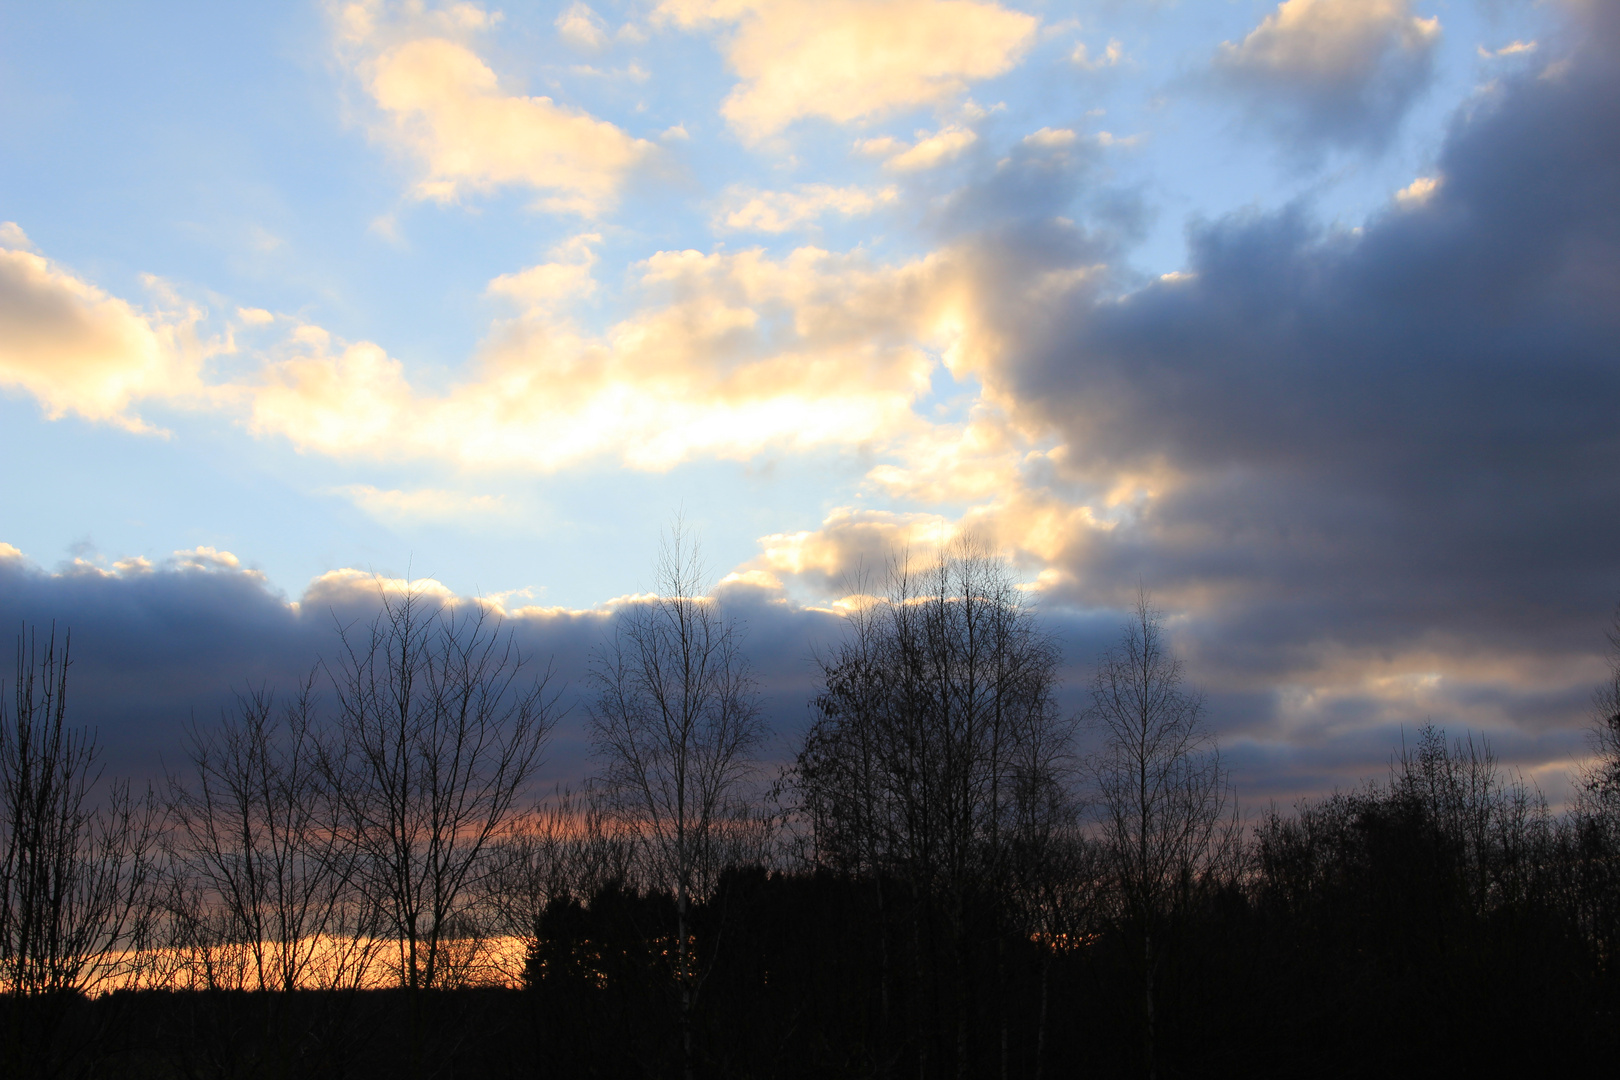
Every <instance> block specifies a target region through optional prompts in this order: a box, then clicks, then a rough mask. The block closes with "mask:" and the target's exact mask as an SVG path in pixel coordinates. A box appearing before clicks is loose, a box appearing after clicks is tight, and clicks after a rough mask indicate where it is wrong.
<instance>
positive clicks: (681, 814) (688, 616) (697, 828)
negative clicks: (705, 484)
mask: <svg viewBox="0 0 1620 1080" xmlns="http://www.w3.org/2000/svg"><path fill="white" fill-rule="evenodd" d="M656 577H657V582H656V585H657V588H656V594H655V595H654V596H652V597H651V598H648V599H645V600H637V601H633V602H631V603H629V604H627V605H626V606H625V607H624V608H623V609H622V610H621V611H620V612H619V614H618V616H617V618H616V619H615V622H614V627H613V632H612V635H611V636H610V637H609V638H608V640H607V641H606V642H604V643H603V645H602V646H601V647H600V649H598V651H597V653H596V657H595V661H594V664H593V666H592V669H591V683H592V685H593V687H594V689H595V691H596V693H595V696H594V697H593V699H592V701H591V704H590V718H591V731H592V735H593V738H594V742H595V746H596V752H597V756H598V759H599V761H600V763H601V768H602V780H603V782H604V786H605V790H607V791H608V792H610V793H611V795H612V797H613V799H614V804H615V806H616V807H617V808H618V811H619V813H620V814H621V815H622V816H623V819H624V820H625V821H626V822H628V823H630V824H632V825H633V826H634V827H635V828H636V829H637V830H638V831H639V832H640V834H641V837H642V840H643V845H644V847H643V850H644V852H645V856H646V858H647V861H648V865H649V870H650V878H651V881H652V883H653V884H654V885H655V886H657V887H659V888H664V889H668V890H669V891H670V892H671V893H672V894H673V895H674V898H675V919H676V925H675V926H674V928H673V929H674V932H675V943H674V944H675V948H674V953H675V964H676V967H675V983H676V989H677V993H678V996H679V1000H680V1030H681V1055H682V1061H683V1063H684V1070H685V1074H686V1076H687V1077H689V1078H690V1077H691V1076H692V1075H693V1071H694V1049H693V1044H692V1013H693V1008H694V1005H695V1004H696V999H697V995H698V991H699V989H700V987H701V983H702V972H701V969H700V965H699V959H698V957H697V956H695V955H694V953H693V942H692V935H691V913H692V905H693V903H694V901H695V900H698V899H701V898H702V897H703V896H705V895H706V894H707V892H708V890H709V889H710V887H712V885H713V883H714V880H715V875H716V873H717V872H718V870H719V869H721V864H722V863H723V861H724V860H723V858H722V854H723V851H724V848H725V841H726V839H727V834H728V831H730V829H731V828H732V827H733V826H734V825H736V824H738V823H739V821H740V820H741V819H743V818H745V817H746V815H747V811H748V806H747V803H746V799H745V795H746V793H747V790H748V784H749V780H750V779H751V777H752V775H753V772H754V768H755V762H754V759H753V754H754V751H755V750H756V749H757V748H758V746H759V743H760V741H761V739H762V737H763V734H764V727H763V722H762V720H761V717H760V711H759V703H758V695H757V691H756V688H755V681H754V677H753V674H752V672H751V670H750V668H749V665H748V660H747V658H746V657H745V656H744V655H743V652H742V636H743V629H742V627H741V626H740V625H739V624H738V623H737V622H735V621H733V620H731V619H729V618H727V617H726V616H725V615H724V614H723V613H722V612H721V611H720V609H719V605H718V603H717V602H716V600H715V599H714V598H713V597H712V596H710V595H708V589H707V580H706V575H705V572H704V568H703V563H702V559H701V557H700V553H699V551H698V547H697V545H696V543H694V542H693V540H692V539H691V537H690V536H688V535H687V533H686V531H685V529H684V527H683V526H682V524H681V523H680V522H679V521H677V522H676V524H675V525H674V527H673V528H672V529H671V530H670V533H669V535H668V536H667V537H666V538H665V540H664V542H663V543H662V545H661V548H660V551H659V558H658V568H657V575H656Z"/></svg>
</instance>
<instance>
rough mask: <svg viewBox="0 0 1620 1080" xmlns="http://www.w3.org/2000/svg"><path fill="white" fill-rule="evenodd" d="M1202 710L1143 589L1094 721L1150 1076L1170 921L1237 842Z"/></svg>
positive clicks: (1104, 665) (1101, 792) (1105, 665)
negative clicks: (1158, 981) (1133, 941)
mask: <svg viewBox="0 0 1620 1080" xmlns="http://www.w3.org/2000/svg"><path fill="white" fill-rule="evenodd" d="M1202 713H1203V703H1202V701H1201V699H1200V698H1199V697H1198V695H1197V694H1195V693H1192V692H1189V691H1188V690H1186V689H1185V688H1184V687H1183V685H1182V665H1181V661H1180V660H1179V659H1177V658H1176V657H1175V656H1174V655H1173V654H1172V653H1171V652H1170V649H1169V643H1168V642H1167V641H1166V640H1165V637H1164V626H1163V620H1162V616H1161V615H1160V614H1159V612H1158V611H1157V610H1155V609H1154V607H1153V606H1152V604H1151V603H1150V602H1149V600H1148V598H1147V595H1146V593H1141V592H1139V593H1138V594H1137V599H1136V606H1135V609H1134V611H1133V612H1132V613H1131V618H1130V620H1129V621H1128V622H1127V623H1126V624H1125V626H1124V628H1123V630H1122V632H1121V634H1120V641H1119V644H1118V645H1116V646H1115V647H1114V648H1113V649H1111V650H1110V651H1109V652H1107V653H1106V654H1104V656H1103V657H1102V659H1101V661H1100V662H1099V663H1098V665H1097V673H1096V676H1095V677H1094V678H1093V680H1092V686H1091V709H1090V713H1089V719H1090V721H1091V723H1092V724H1093V725H1094V726H1095V727H1096V729H1097V730H1098V732H1099V734H1100V735H1101V736H1102V739H1103V748H1102V750H1101V751H1100V752H1099V753H1098V754H1097V756H1096V757H1095V759H1094V761H1093V772H1094V775H1095V778H1096V785H1097V794H1098V799H1099V803H1100V808H1101V812H1102V835H1103V838H1104V840H1105V842H1106V843H1107V845H1108V854H1109V860H1110V864H1111V865H1110V869H1111V871H1112V874H1113V877H1114V881H1115V884H1116V886H1117V888H1118V890H1119V899H1120V903H1121V905H1122V913H1123V915H1124V917H1125V919H1126V920H1127V923H1128V925H1129V927H1130V928H1131V931H1132V933H1133V934H1135V935H1136V936H1137V938H1138V939H1139V940H1138V949H1139V966H1138V975H1139V977H1140V979H1141V993H1142V1010H1143V1015H1142V1022H1143V1044H1142V1049H1143V1057H1144V1065H1145V1069H1146V1072H1147V1075H1148V1076H1150V1077H1152V1076H1155V1075H1156V1074H1157V1064H1156V1060H1155V1049H1156V1039H1157V1031H1156V1025H1157V1016H1156V1011H1157V1000H1156V993H1155V986H1154V979H1155V976H1156V974H1157V972H1158V969H1159V966H1160V964H1161V963H1162V962H1163V958H1164V952H1165V948H1166V945H1167V941H1166V937H1167V934H1168V931H1169V929H1170V925H1171V920H1172V919H1173V917H1174V916H1175V915H1177V914H1178V913H1179V912H1181V911H1182V910H1184V909H1185V907H1186V904H1187V901H1188V898H1189V894H1190V893H1191V891H1192V890H1193V888H1194V887H1195V886H1196V885H1197V884H1199V882H1200V880H1201V879H1202V878H1203V876H1204V875H1205V874H1206V873H1207V872H1209V871H1210V870H1211V869H1214V868H1215V867H1216V866H1217V865H1218V861H1219V857H1220V856H1221V855H1222V854H1223V853H1224V852H1225V851H1226V850H1227V848H1228V843H1227V842H1228V841H1229V840H1230V839H1233V837H1230V836H1223V835H1222V826H1223V821H1224V818H1225V813H1226V810H1227V804H1228V790H1227V781H1226V773H1225V770H1224V769H1223V768H1222V767H1221V762H1220V754H1219V750H1218V748H1217V747H1216V744H1215V740H1214V738H1213V736H1212V735H1210V734H1209V733H1208V732H1207V731H1206V730H1205V728H1204V726H1203V724H1202V722H1201V720H1202ZM1227 831H1228V832H1229V833H1230V832H1231V831H1232V830H1230V829H1228V830H1227Z"/></svg>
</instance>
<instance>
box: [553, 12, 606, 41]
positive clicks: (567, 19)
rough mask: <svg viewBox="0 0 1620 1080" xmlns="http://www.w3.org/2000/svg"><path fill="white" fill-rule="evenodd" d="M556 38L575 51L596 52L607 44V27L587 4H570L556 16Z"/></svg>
mask: <svg viewBox="0 0 1620 1080" xmlns="http://www.w3.org/2000/svg"><path fill="white" fill-rule="evenodd" d="M556 27H557V36H558V37H560V38H562V39H563V40H564V41H566V42H568V44H570V45H572V46H573V47H574V48H576V49H580V50H583V51H585V52H596V51H598V50H600V49H602V48H603V47H605V46H606V45H607V43H608V33H607V26H606V24H604V23H603V22H602V17H601V16H600V15H598V14H597V13H596V12H594V11H592V10H591V8H590V5H589V4H579V3H576V4H570V5H569V6H568V8H567V10H565V11H564V12H563V13H562V14H560V15H558V16H557V22H556Z"/></svg>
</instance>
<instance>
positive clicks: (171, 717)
mask: <svg viewBox="0 0 1620 1080" xmlns="http://www.w3.org/2000/svg"><path fill="white" fill-rule="evenodd" d="M406 590H410V591H412V592H414V593H415V594H416V595H417V596H419V597H423V598H425V599H426V600H428V601H429V602H430V603H432V604H444V605H448V606H450V607H452V608H459V609H462V610H471V609H472V608H474V607H477V608H482V609H483V610H484V611H486V612H487V613H488V614H491V615H494V616H496V617H497V618H499V619H500V620H501V625H502V628H503V630H504V631H507V632H510V634H511V635H512V642H513V644H514V645H516V646H517V649H518V650H519V652H520V653H521V654H522V656H523V657H525V658H526V662H527V670H528V671H529V672H530V673H532V674H539V673H540V672H543V671H545V670H546V669H547V668H548V667H550V669H551V671H552V678H553V682H552V684H551V685H552V686H553V687H554V688H555V689H557V690H560V691H561V693H562V697H561V701H560V705H561V706H562V710H563V711H562V713H561V715H560V717H559V721H558V724H557V727H556V728H555V729H554V731H553V734H552V737H551V739H550V740H549V742H548V745H547V752H546V762H545V764H544V766H543V768H542V773H541V775H540V776H539V777H538V778H537V782H536V784H535V787H534V791H533V793H534V794H536V795H538V794H540V793H543V792H544V791H546V790H548V789H549V788H550V787H551V785H552V784H554V783H556V782H559V781H567V782H578V781H579V780H581V779H583V778H584V777H585V776H588V775H589V774H590V772H591V763H590V760H589V754H590V741H589V737H588V734H587V732H586V727H585V710H584V709H583V707H582V704H583V703H582V698H583V696H584V695H585V694H587V693H589V686H588V684H587V683H586V678H585V677H586V672H587V670H588V667H589V664H590V658H591V653H592V650H594V649H596V648H597V647H598V646H599V645H600V644H601V643H602V641H603V639H604V636H605V634H606V633H607V632H608V629H609V628H610V626H611V619H612V616H613V612H614V610H615V609H616V606H617V605H611V604H610V605H602V606H599V607H596V608H592V609H587V610H573V609H567V608H558V607H539V606H533V605H526V606H525V605H519V604H517V603H515V602H514V600H516V599H521V597H522V595H523V594H525V593H527V592H529V591H530V590H517V591H515V592H513V593H510V594H507V595H506V596H504V597H485V598H474V597H466V596H459V595H457V594H456V593H455V592H454V591H453V590H451V589H449V588H447V587H445V586H444V584H443V583H441V582H439V581H436V580H433V579H431V578H418V579H415V580H406V579H405V578H402V577H393V576H388V575H379V574H373V573H369V572H366V571H362V570H357V569H353V568H341V569H337V570H333V571H330V572H328V573H325V574H322V575H320V576H318V577H316V578H315V579H314V580H312V581H310V582H309V583H308V585H307V586H306V587H305V588H304V590H303V592H302V593H301V594H300V595H299V596H298V598H297V599H296V600H289V599H288V598H287V597H286V596H284V595H281V594H279V593H277V592H275V591H274V590H273V589H271V588H269V587H268V585H267V584H266V582H265V580H264V578H263V577H262V575H259V574H258V573H256V572H254V571H252V570H249V569H245V568H243V567H242V565H241V564H240V562H239V561H238V560H237V559H236V557H235V556H234V555H231V554H230V553H229V552H222V551H215V550H213V549H211V548H198V549H195V550H192V551H186V552H176V553H175V554H174V555H173V556H172V557H170V558H166V559H164V560H162V561H160V562H158V563H155V564H154V563H152V562H150V561H147V560H145V559H139V558H136V559H124V560H120V561H119V563H118V564H116V565H115V566H114V567H113V568H111V569H107V568H102V567H99V566H92V565H89V564H86V563H82V562H79V563H72V564H68V565H66V566H64V567H62V568H60V569H58V570H56V571H54V572H53V571H46V570H43V569H41V568H40V567H39V566H38V565H36V564H35V563H33V562H32V561H31V560H29V559H27V558H26V557H24V556H23V555H22V553H20V552H18V551H17V549H16V548H15V547H13V546H11V545H10V544H7V543H4V542H0V624H4V625H5V626H6V627H9V628H10V630H8V633H15V632H16V630H17V628H19V627H25V626H32V627H35V628H36V629H37V630H39V631H40V632H46V633H48V632H49V630H50V628H51V627H52V626H53V625H54V627H55V628H56V631H57V633H58V634H59V635H62V634H66V633H68V632H71V634H72V657H73V669H72V675H71V686H70V692H69V696H68V713H67V720H68V723H69V724H71V725H74V726H76V727H88V728H91V729H93V730H95V731H96V732H97V736H98V741H99V743H100V745H101V746H102V748H103V752H104V761H105V764H106V767H107V775H108V776H109V777H119V776H134V777H136V778H137V779H139V780H146V779H150V780H153V781H156V782H159V783H161V781H162V778H163V776H164V774H165V772H166V771H170V770H175V769H180V768H183V767H184V763H185V750H184V731H185V725H186V724H187V723H188V722H195V723H197V724H199V725H201V726H204V727H206V726H207V725H209V724H211V723H212V722H213V721H214V719H215V718H216V717H217V716H218V715H219V714H220V711H221V710H225V709H230V708H232V707H233V705H234V702H235V695H236V694H237V693H240V692H242V691H243V690H246V689H248V688H259V687H269V688H270V689H272V690H280V691H283V692H287V691H289V690H290V689H291V688H292V687H293V686H294V685H295V684H296V683H297V682H298V681H300V680H302V679H304V678H306V677H309V676H311V674H313V675H314V678H315V691H316V695H317V708H318V709H320V710H322V711H324V712H327V713H329V712H330V711H331V710H332V709H333V707H334V693H333V689H332V683H331V673H330V672H329V671H328V670H327V669H325V668H324V667H322V666H320V664H321V661H322V660H323V659H324V660H325V661H327V662H329V663H331V664H332V665H333V666H334V667H335V666H337V665H338V656H339V651H340V646H341V639H340V636H339V635H340V631H341V630H342V629H343V628H350V629H351V630H356V629H357V630H360V631H361V632H363V631H364V628H365V627H366V626H367V625H368V624H369V622H370V620H371V619H372V618H374V617H375V616H376V615H377V613H378V610H379V606H380V604H381V602H382V599H383V597H385V596H386V597H388V598H390V599H397V598H398V597H400V596H401V595H403V594H404V592H405V591H406ZM716 595H717V597H718V598H719V599H720V602H721V603H722V605H723V607H724V610H725V611H726V612H727V614H728V615H734V616H736V617H738V618H739V619H741V620H743V622H744V624H745V625H746V628H747V638H746V645H747V648H748V653H749V658H750V660H751V661H752V663H753V664H754V667H755V670H756V671H758V672H759V674H760V675H761V676H762V678H763V679H764V681H765V688H764V689H765V706H766V710H767V715H768V716H770V717H771V718H772V720H773V722H774V723H775V724H776V726H777V728H778V730H779V732H780V733H781V735H782V736H783V743H784V744H785V743H786V742H787V740H788V739H790V738H791V736H792V734H793V732H794V730H795V728H796V726H797V721H798V719H799V718H800V717H801V716H802V715H803V713H804V703H805V701H806V700H807V699H808V697H809V694H810V692H811V685H810V677H811V672H812V667H811V665H810V664H809V663H808V662H807V661H806V659H805V658H806V657H807V656H810V655H812V654H813V653H814V651H815V649H816V648H817V647H819V646H821V645H822V644H824V643H825V642H826V641H827V640H830V639H831V637H832V636H833V635H835V634H837V633H838V631H839V626H838V620H837V619H836V618H835V617H833V616H830V615H827V614H825V613H822V612H815V611H804V610H802V609H799V608H795V607H792V606H790V605H788V604H786V603H784V602H783V601H782V598H781V596H780V591H779V590H775V589H772V588H770V587H769V586H768V584H764V585H762V584H761V583H759V582H758V581H757V580H736V581H732V582H729V583H727V584H726V585H725V586H724V587H722V588H720V589H718V590H717V591H716ZM630 602H634V598H624V599H622V600H621V601H620V602H619V603H620V604H623V603H630ZM58 640H60V637H59V639H58ZM8 678H9V676H8ZM772 749H773V750H776V749H778V748H777V747H773V748H772Z"/></svg>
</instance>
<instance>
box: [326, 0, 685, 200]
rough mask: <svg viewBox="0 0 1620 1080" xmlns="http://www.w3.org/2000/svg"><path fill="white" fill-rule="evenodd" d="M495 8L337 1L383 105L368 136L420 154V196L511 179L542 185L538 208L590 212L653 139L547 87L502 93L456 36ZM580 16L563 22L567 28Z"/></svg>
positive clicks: (488, 19) (358, 60) (353, 49)
mask: <svg viewBox="0 0 1620 1080" xmlns="http://www.w3.org/2000/svg"><path fill="white" fill-rule="evenodd" d="M576 7H582V5H576ZM462 9H468V10H465V11H464V10H462ZM587 10H588V9H587ZM571 11H572V9H571ZM574 14H576V15H578V14H579V13H578V12H575V13H574ZM494 18H495V17H494V16H490V15H487V14H485V13H483V12H482V10H481V9H477V8H473V7H472V6H471V5H458V6H457V7H456V8H455V9H453V10H452V11H450V12H438V13H433V14H432V15H431V16H430V15H428V14H421V15H419V16H418V17H417V18H416V19H415V20H414V21H412V20H409V19H407V20H406V23H405V25H404V26H403V27H399V26H393V25H390V24H388V23H387V22H386V21H385V20H383V18H382V11H381V8H380V6H378V5H352V6H351V7H350V8H348V9H345V12H344V15H343V18H342V19H341V20H340V23H341V28H342V38H343V43H344V45H345V47H346V55H347V56H348V57H349V58H350V59H351V61H352V62H353V63H354V65H355V67H356V68H357V70H358V71H359V72H360V73H361V75H362V77H363V78H364V80H365V85H366V89H367V90H368V92H369V93H370V95H371V97H372V98H373V100H374V101H375V102H376V104H377V106H378V108H379V109H380V110H381V111H382V114H383V120H382V122H381V123H379V124H378V125H377V126H376V128H375V134H376V135H377V136H378V137H379V138H381V139H382V140H383V141H385V142H388V143H390V144H392V145H393V146H395V147H397V148H398V149H400V150H403V151H404V152H406V153H408V154H409V155H410V156H412V157H414V158H415V159H417V161H419V162H420V163H421V165H422V168H423V175H422V177H421V179H420V180H419V181H418V182H417V184H416V186H415V189H414V192H415V194H416V195H417V197H419V198H424V199H437V200H440V201H450V200H454V199H457V198H460V197H461V196H462V195H464V194H466V193H468V192H482V191H488V190H491V189H494V188H497V187H503V186H521V187H530V188H533V189H535V190H536V191H539V192H543V193H546V194H545V195H544V197H543V198H542V199H541V203H540V205H541V206H543V207H545V208H546V209H550V210H562V211H571V212H575V213H580V214H586V215H593V214H596V213H599V212H600V211H602V210H603V209H604V208H606V207H608V206H610V205H611V204H612V203H613V201H614V200H615V198H616V197H617V195H618V192H619V189H620V188H621V186H622V185H623V183H624V180H625V178H626V176H627V175H628V174H629V173H630V172H631V171H632V170H634V169H635V168H636V167H637V166H639V165H641V164H642V163H643V162H645V161H646V160H647V159H648V158H649V157H650V156H651V155H652V154H654V153H655V151H656V147H655V146H654V144H653V143H651V142H648V141H647V140H645V139H638V138H634V137H632V136H631V135H628V134H626V133H625V132H624V131H623V130H621V129H620V128H618V127H617V126H615V125H614V124H611V123H609V122H608V121H606V120H599V119H597V118H596V117H594V116H591V115H590V114H589V113H586V112H585V111H583V110H580V109H574V108H570V107H568V106H565V105H560V104H558V103H557V102H555V101H553V100H552V99H551V98H549V97H527V96H524V95H522V94H514V93H509V92H506V91H504V90H503V89H502V88H501V85H500V81H499V79H497V77H496V74H495V72H494V71H493V70H492V69H491V68H490V67H489V65H488V64H486V63H484V61H483V60H482V59H481V58H480V57H479V56H478V54H477V53H476V52H474V51H473V49H472V48H471V47H470V46H469V45H468V44H467V43H466V42H465V41H463V40H461V38H464V37H466V36H467V35H468V34H470V33H473V32H476V31H478V30H482V29H484V28H486V27H487V26H489V25H490V24H491V23H492V22H493V21H494ZM580 18H583V16H580ZM587 24H588V20H587V21H586V22H580V20H579V19H575V20H574V22H571V23H569V26H570V27H571V28H572V29H573V31H575V32H576V36H577V32H579V27H580V26H582V25H587Z"/></svg>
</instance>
